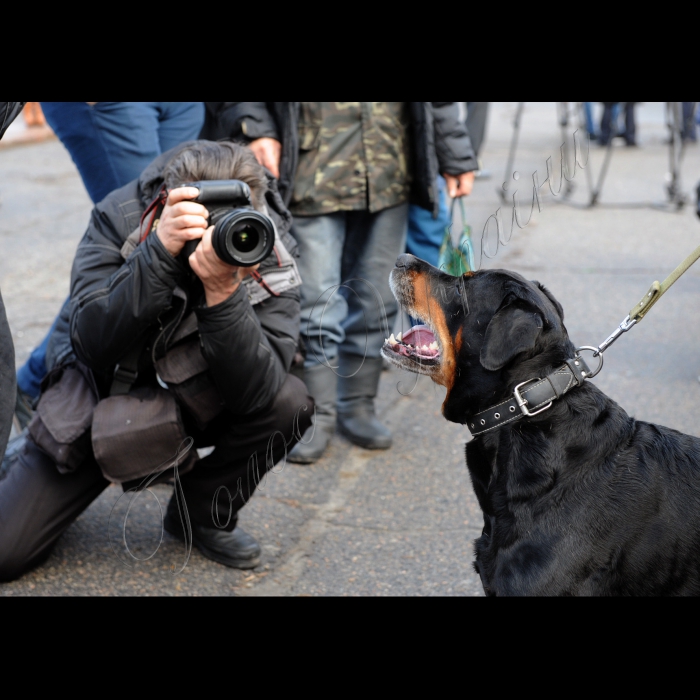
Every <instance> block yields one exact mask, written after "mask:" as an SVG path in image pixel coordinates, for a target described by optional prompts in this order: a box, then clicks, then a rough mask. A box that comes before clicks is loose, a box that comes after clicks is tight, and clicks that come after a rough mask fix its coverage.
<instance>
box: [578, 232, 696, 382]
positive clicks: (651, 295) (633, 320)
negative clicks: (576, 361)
mask: <svg viewBox="0 0 700 700" xmlns="http://www.w3.org/2000/svg"><path fill="white" fill-rule="evenodd" d="M698 259H700V246H698V247H697V248H696V249H695V250H694V251H693V252H692V253H691V254H690V255H689V256H688V257H687V258H686V259H685V260H683V262H682V263H681V264H680V265H679V266H678V267H677V268H676V269H675V270H674V271H673V272H672V273H671V274H670V275H669V276H668V277H667V278H666V279H665V280H664V281H663V282H661V283H659V282H658V280H657V281H655V282H654V283H653V284H652V285H651V287H649V291H648V292H647V293H646V294H645V295H644V296H643V297H642V298H641V299H640V301H639V303H638V304H637V305H636V306H634V307H633V308H632V310H631V311H630V312H629V314H628V316H627V317H626V318H625V320H624V321H623V322H622V323H621V324H620V325H619V326H618V327H617V328H616V329H615V330H614V331H613V333H612V334H611V335H609V336H608V337H607V338H606V339H605V340H604V341H603V342H602V343H601V344H600V345H599V346H598V347H597V348H594V347H591V346H589V345H584V346H583V347H581V348H579V350H592V351H593V357H598V358H600V363H599V364H598V367H596V369H595V370H594V371H593V372H591V374H589V375H588V377H589V378H590V377H595V375H596V374H598V372H600V370H601V368H602V366H603V353H604V352H605V351H606V350H607V349H608V348H609V347H610V346H611V345H612V344H613V343H614V342H615V341H616V340H617V339H618V338H619V337H620V336H621V335H622V334H623V333H626V332H627V331H628V330H629V329H630V328H632V326H634V325H636V324H637V323H639V322H640V321H641V320H642V319H643V318H644V317H645V316H646V315H647V314H648V313H649V310H650V309H651V307H652V306H654V304H656V302H657V301H658V300H659V299H661V297H662V296H663V295H664V294H666V292H667V291H668V290H669V289H670V288H671V286H672V285H673V284H674V283H675V282H676V281H677V280H678V278H679V277H680V276H681V275H682V274H683V273H684V272H685V271H686V270H688V268H689V267H690V266H691V265H693V263H695V262H697V261H698Z"/></svg>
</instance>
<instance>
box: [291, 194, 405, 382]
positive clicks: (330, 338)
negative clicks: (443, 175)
mask: <svg viewBox="0 0 700 700" xmlns="http://www.w3.org/2000/svg"><path fill="white" fill-rule="evenodd" d="M407 217H408V204H399V205H398V206H395V207H390V208H389V209H384V210H382V211H380V212H376V213H373V214H372V213H370V212H368V211H347V212H336V213H333V214H326V215H322V216H298V217H294V229H293V233H294V236H295V237H296V239H297V241H298V242H299V253H300V255H299V260H298V264H299V273H300V274H301V280H302V285H301V335H302V338H303V340H304V342H305V343H306V363H305V366H306V367H307V368H309V367H313V366H314V365H317V364H322V363H325V362H326V361H327V360H331V361H332V360H335V359H336V357H337V355H338V351H339V350H340V351H341V352H342V353H343V354H346V355H359V356H362V357H368V358H377V357H379V356H380V350H381V347H382V345H383V344H384V338H386V337H387V335H388V334H389V333H391V330H392V328H393V324H394V319H395V318H396V313H397V311H398V304H397V303H396V299H394V295H393V294H392V293H391V289H390V288H389V273H390V272H391V270H392V269H393V267H394V263H395V262H396V258H397V257H398V256H399V255H401V253H403V252H404V246H405V245H406V221H407ZM367 283H369V284H367ZM341 284H344V285H346V286H344V287H342V288H338V285H341ZM375 290H376V292H377V293H375ZM380 301H381V304H380ZM382 307H383V308H382ZM383 312H384V313H383ZM387 328H388V330H387ZM324 358H325V359H324Z"/></svg>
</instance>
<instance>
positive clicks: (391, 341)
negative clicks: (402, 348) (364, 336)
mask: <svg viewBox="0 0 700 700" xmlns="http://www.w3.org/2000/svg"><path fill="white" fill-rule="evenodd" d="M389 342H390V343H391V344H392V345H396V344H397V342H398V341H397V340H396V338H394V334H393V333H392V334H391V335H390V336H389Z"/></svg>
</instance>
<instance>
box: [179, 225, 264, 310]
mask: <svg viewBox="0 0 700 700" xmlns="http://www.w3.org/2000/svg"><path fill="white" fill-rule="evenodd" d="M213 230H214V227H213V226H210V227H209V228H208V229H207V230H206V232H205V234H204V236H203V237H202V242H201V243H200V244H199V245H198V246H197V248H196V250H195V251H194V253H192V255H190V258H189V261H190V267H191V268H192V270H193V271H194V273H195V275H197V277H199V279H200V280H202V284H203V285H204V294H205V297H206V300H207V306H216V304H220V303H221V302H222V301H226V299H228V298H229V297H230V296H231V295H232V294H233V293H234V292H235V291H236V290H237V289H238V287H239V285H240V284H241V282H242V281H243V278H244V277H246V275H248V274H250V271H251V270H257V269H258V267H260V265H255V266H254V267H236V266H234V265H229V264H228V263H225V262H223V260H221V258H220V257H219V256H218V255H217V254H216V252H215V250H214V247H213V246H212V243H211V234H212V231H213Z"/></svg>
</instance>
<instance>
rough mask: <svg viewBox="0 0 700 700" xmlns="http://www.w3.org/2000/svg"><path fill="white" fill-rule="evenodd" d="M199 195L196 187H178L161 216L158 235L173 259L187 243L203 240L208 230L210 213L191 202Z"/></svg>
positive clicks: (170, 195) (169, 195)
mask: <svg viewBox="0 0 700 700" xmlns="http://www.w3.org/2000/svg"><path fill="white" fill-rule="evenodd" d="M198 194H199V190H198V189H197V188H196V187H176V188H175V189H172V190H170V192H169V193H168V199H167V201H166V203H165V206H164V207H163V213H162V214H161V215H160V221H159V222H158V227H157V228H156V235H157V236H158V238H160V242H161V243H162V244H163V245H164V246H165V248H166V250H167V251H168V252H169V253H170V255H172V256H173V257H175V256H177V255H179V254H180V251H181V250H182V249H183V248H184V246H185V243H187V241H191V240H194V239H196V238H201V237H202V236H203V235H204V232H205V231H206V230H207V218H208V217H209V212H208V211H207V209H206V207H204V206H203V205H202V204H199V202H191V201H188V200H191V199H193V198H194V197H196V196H197V195H198Z"/></svg>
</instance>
